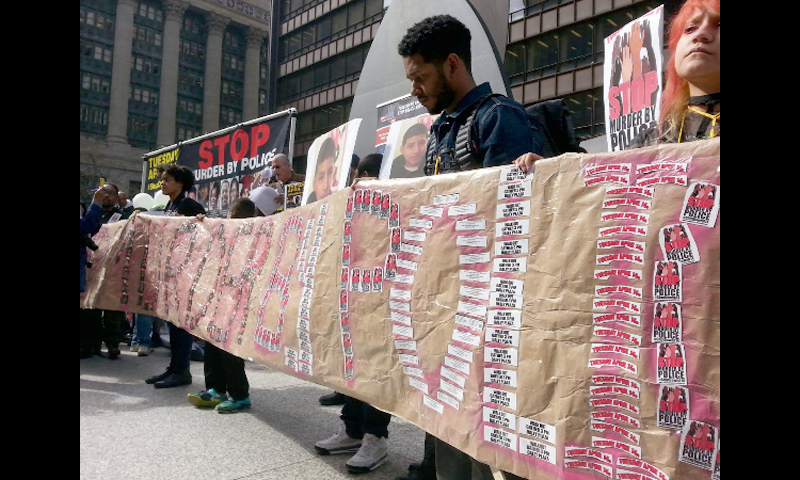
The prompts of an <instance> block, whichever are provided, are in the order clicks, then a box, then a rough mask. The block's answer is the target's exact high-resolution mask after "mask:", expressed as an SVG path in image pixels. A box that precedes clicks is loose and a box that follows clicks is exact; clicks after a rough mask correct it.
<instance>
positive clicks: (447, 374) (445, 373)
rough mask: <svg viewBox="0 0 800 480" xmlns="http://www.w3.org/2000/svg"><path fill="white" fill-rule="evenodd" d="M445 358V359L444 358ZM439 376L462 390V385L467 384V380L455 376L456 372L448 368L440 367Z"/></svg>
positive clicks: (457, 375)
mask: <svg viewBox="0 0 800 480" xmlns="http://www.w3.org/2000/svg"><path fill="white" fill-rule="evenodd" d="M445 358H447V357H445ZM441 374H442V377H443V378H446V379H448V380H450V381H451V382H453V383H455V384H456V385H458V386H459V387H461V388H464V385H465V384H466V383H467V379H466V378H464V377H463V376H461V375H459V374H457V373H456V372H454V371H452V370H450V369H449V368H445V367H442V369H441Z"/></svg>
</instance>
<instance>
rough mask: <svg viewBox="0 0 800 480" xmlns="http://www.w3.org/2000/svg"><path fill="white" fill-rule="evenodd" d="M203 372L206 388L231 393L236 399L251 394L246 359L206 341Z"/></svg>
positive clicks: (242, 398)
mask: <svg viewBox="0 0 800 480" xmlns="http://www.w3.org/2000/svg"><path fill="white" fill-rule="evenodd" d="M203 372H204V373H205V377H206V390H210V389H212V388H213V389H214V390H215V391H216V392H217V393H219V394H222V395H225V392H228V393H230V394H231V397H233V399H234V400H236V401H239V400H244V399H245V398H247V397H248V396H249V395H250V383H249V382H248V381H247V375H245V373H244V359H243V358H239V357H237V356H235V355H232V354H230V353H228V352H226V351H225V350H222V349H221V348H218V347H215V346H214V345H212V344H211V343H210V342H206V352H205V357H204V358H203Z"/></svg>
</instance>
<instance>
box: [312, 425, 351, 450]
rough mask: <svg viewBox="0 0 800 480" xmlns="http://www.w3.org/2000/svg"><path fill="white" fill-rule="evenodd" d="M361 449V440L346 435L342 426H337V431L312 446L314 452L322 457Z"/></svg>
mask: <svg viewBox="0 0 800 480" xmlns="http://www.w3.org/2000/svg"><path fill="white" fill-rule="evenodd" d="M360 447H361V439H359V438H352V437H350V436H349V435H347V429H345V426H344V424H341V425H340V426H339V431H338V432H336V433H335V434H334V435H332V436H331V437H329V438H326V439H325V440H320V441H319V442H317V443H315V444H314V450H316V451H317V453H320V454H322V455H336V454H337V453H354V452H357V451H358V449H359V448H360Z"/></svg>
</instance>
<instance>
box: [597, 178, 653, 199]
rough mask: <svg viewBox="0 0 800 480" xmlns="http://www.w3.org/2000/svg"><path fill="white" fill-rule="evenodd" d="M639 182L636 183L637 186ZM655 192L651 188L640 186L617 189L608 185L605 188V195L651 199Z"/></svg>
mask: <svg viewBox="0 0 800 480" xmlns="http://www.w3.org/2000/svg"><path fill="white" fill-rule="evenodd" d="M638 183H639V182H637V184H638ZM654 194H655V191H654V190H653V189H652V188H646V187H642V186H636V187H617V186H614V185H609V186H608V187H606V195H641V196H643V197H646V198H653V195H654Z"/></svg>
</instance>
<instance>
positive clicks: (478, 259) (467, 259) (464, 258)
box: [458, 252, 492, 265]
mask: <svg viewBox="0 0 800 480" xmlns="http://www.w3.org/2000/svg"><path fill="white" fill-rule="evenodd" d="M491 259H492V255H491V254H490V253H489V252H483V253H470V254H467V255H459V256H458V263H460V264H461V265H474V264H476V263H487V262H489V260H491Z"/></svg>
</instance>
